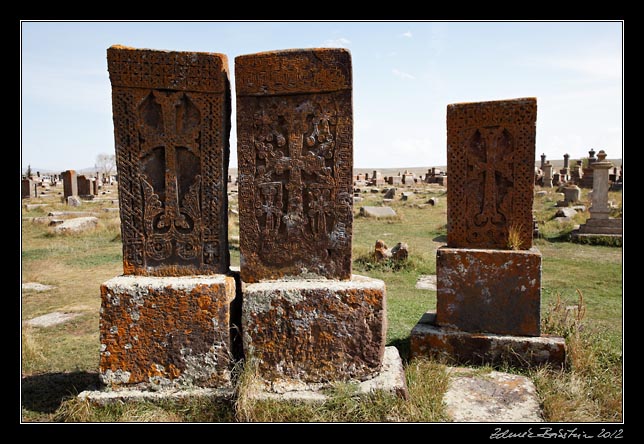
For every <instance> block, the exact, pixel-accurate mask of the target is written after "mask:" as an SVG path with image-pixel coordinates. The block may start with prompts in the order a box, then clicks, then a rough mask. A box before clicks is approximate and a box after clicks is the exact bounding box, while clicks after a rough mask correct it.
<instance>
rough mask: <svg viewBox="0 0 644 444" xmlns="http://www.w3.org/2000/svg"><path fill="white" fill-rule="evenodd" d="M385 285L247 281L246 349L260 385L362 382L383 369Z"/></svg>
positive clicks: (361, 280) (357, 279)
mask: <svg viewBox="0 0 644 444" xmlns="http://www.w3.org/2000/svg"><path fill="white" fill-rule="evenodd" d="M385 294H386V292H385V284H384V282H382V281H381V280H378V279H372V278H368V277H363V276H356V275H354V276H353V277H352V279H351V280H350V281H332V280H324V279H320V280H314V281H303V280H299V281H298V280H282V281H272V282H261V283H254V284H246V285H245V287H244V303H243V306H242V325H243V337H244V350H245V353H246V356H247V357H249V356H252V357H254V358H255V359H257V362H258V366H259V368H258V370H259V373H260V374H261V375H262V377H263V378H264V379H265V380H268V381H271V380H289V379H293V380H299V381H304V382H328V381H342V380H349V379H360V380H363V379H366V378H369V377H371V376H374V375H375V374H376V373H377V372H378V371H379V370H380V367H381V364H382V360H383V356H384V350H385V341H386V330H387V316H386V298H385Z"/></svg>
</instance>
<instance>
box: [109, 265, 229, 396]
mask: <svg viewBox="0 0 644 444" xmlns="http://www.w3.org/2000/svg"><path fill="white" fill-rule="evenodd" d="M231 288H232V292H231ZM234 288H235V281H234V278H232V277H229V276H223V275H221V276H198V277H194V278H187V277H186V278H181V277H178V278H154V277H135V276H120V277H117V278H114V279H111V280H109V281H107V282H105V283H104V284H103V285H102V286H101V299H102V302H101V317H100V338H101V358H100V373H101V377H102V379H103V381H104V382H105V383H107V384H109V385H121V384H130V385H131V384H137V383H146V384H148V383H151V384H168V383H171V382H173V381H176V382H178V383H180V384H198V385H201V386H217V385H219V384H221V383H226V382H229V378H230V358H231V355H230V353H231V348H232V344H231V336H230V335H231V327H232V326H231V325H230V306H231V303H232V302H233V299H234V295H235V292H234ZM231 295H232V297H231Z"/></svg>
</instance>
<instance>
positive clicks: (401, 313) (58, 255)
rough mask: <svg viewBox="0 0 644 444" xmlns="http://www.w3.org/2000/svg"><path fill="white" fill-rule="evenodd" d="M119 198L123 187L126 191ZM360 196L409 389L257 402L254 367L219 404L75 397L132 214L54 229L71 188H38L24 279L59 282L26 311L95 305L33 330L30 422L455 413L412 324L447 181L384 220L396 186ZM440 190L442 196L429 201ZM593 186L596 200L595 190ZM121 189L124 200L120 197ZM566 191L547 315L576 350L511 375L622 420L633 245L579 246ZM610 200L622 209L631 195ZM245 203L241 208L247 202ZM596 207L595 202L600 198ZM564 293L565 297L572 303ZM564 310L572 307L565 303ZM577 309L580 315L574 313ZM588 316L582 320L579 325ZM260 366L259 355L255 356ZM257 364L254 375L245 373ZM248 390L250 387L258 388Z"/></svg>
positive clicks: (427, 298)
mask: <svg viewBox="0 0 644 444" xmlns="http://www.w3.org/2000/svg"><path fill="white" fill-rule="evenodd" d="M112 196H115V189H113V193H112ZM362 196H363V197H364V201H362V202H360V203H357V204H356V205H355V213H354V214H355V219H354V228H353V257H354V264H353V266H354V273H356V274H364V275H368V276H371V277H374V278H378V279H382V280H383V281H384V282H385V283H386V286H387V304H388V323H389V327H388V332H387V343H388V345H395V346H396V347H398V349H399V350H400V352H401V355H402V356H403V359H404V365H405V372H406V377H407V383H408V389H409V397H408V399H407V400H403V399H400V398H396V397H394V396H389V395H385V394H379V395H372V396H364V395H357V394H356V393H355V388H354V387H352V386H351V385H348V384H340V385H338V386H336V387H335V388H334V389H333V390H332V392H331V398H332V399H331V402H329V403H327V404H324V405H319V404H317V405H316V404H297V403H286V402H279V403H278V402H275V401H256V400H253V399H252V397H250V396H246V395H247V391H248V390H249V388H248V386H252V384H251V383H250V381H252V375H253V372H252V368H245V369H244V371H242V372H241V373H242V376H240V379H239V381H240V383H239V386H238V396H237V397H236V399H233V400H224V401H221V402H213V401H208V400H204V399H197V400H192V401H183V402H174V403H170V402H167V403H162V404H154V405H153V404H150V403H135V404H126V405H113V406H106V407H102V408H96V407H90V406H89V405H87V404H86V403H85V402H84V401H80V400H78V399H76V398H75V397H74V395H75V394H77V393H78V392H80V391H82V390H84V389H86V388H88V387H92V386H96V385H97V384H98V379H97V372H98V349H99V339H98V316H99V315H98V310H99V308H100V295H99V286H100V284H101V283H102V282H104V281H106V280H108V279H110V278H112V277H114V276H117V275H119V274H121V273H122V259H121V242H120V236H119V224H118V223H119V219H118V213H116V214H115V213H111V212H104V211H102V209H103V208H106V207H114V206H116V204H113V203H111V202H85V203H84V204H83V206H82V207H81V208H79V209H78V210H82V211H93V212H96V213H97V217H99V221H100V222H99V226H98V227H97V228H96V229H95V230H93V231H91V232H88V233H86V234H80V235H66V236H59V235H54V234H53V233H52V231H51V229H50V228H49V227H47V226H46V225H43V224H39V223H35V222H32V221H31V220H30V219H29V218H34V217H36V218H37V217H41V216H44V215H46V214H47V213H48V212H49V211H55V210H69V208H67V207H66V206H65V205H62V204H61V203H59V202H58V201H57V198H55V197H50V198H46V197H45V198H38V199H30V203H48V204H49V206H48V207H46V208H38V209H35V210H31V211H26V210H25V209H23V214H22V215H23V225H22V282H39V283H42V284H48V285H53V286H54V287H55V288H54V289H52V290H49V291H46V292H35V291H24V292H23V293H22V302H21V316H22V320H23V321H26V320H28V319H32V318H34V317H36V316H40V315H43V314H46V313H50V312H52V311H62V312H77V313H81V316H79V317H76V318H74V319H73V320H72V321H69V322H67V323H65V324H60V325H56V326H52V327H48V328H37V327H28V326H27V325H26V324H23V328H22V375H23V380H22V394H23V410H22V412H23V420H25V421H97V422H103V421H106V422H118V421H158V422H174V421H179V422H185V421H190V422H235V421H276V422H297V421H307V422H315V421H322V422H329V421H365V422H371V421H377V422H387V421H405V422H406V421H409V422H417V421H446V420H448V419H447V416H446V413H445V411H444V406H443V404H442V395H443V393H444V391H445V390H446V388H447V371H446V370H447V367H446V365H445V363H443V362H438V361H435V360H428V359H414V360H409V355H408V351H409V334H410V331H411V329H412V328H413V326H414V325H415V324H416V322H417V321H418V319H419V318H420V316H421V315H422V314H423V313H424V312H425V311H427V310H433V309H435V307H436V293H435V292H434V291H427V290H417V289H416V288H415V284H416V281H417V279H418V276H419V275H421V274H434V273H435V271H436V262H435V257H436V249H437V248H438V247H440V246H441V245H443V244H444V242H445V240H446V233H447V231H446V210H447V205H446V204H447V199H446V195H445V193H444V191H441V189H440V188H438V189H437V188H429V187H428V188H427V189H425V190H423V192H422V193H421V192H420V191H419V192H418V193H416V194H414V195H413V196H411V197H410V198H409V199H408V200H407V201H402V200H401V199H400V197H399V196H397V197H396V198H395V199H394V200H393V201H392V202H391V203H389V205H390V206H391V207H392V208H394V210H395V211H396V212H397V214H398V216H397V217H396V218H394V219H392V220H376V219H371V218H366V217H360V216H358V213H359V208H360V206H363V205H382V194H372V193H364V194H362ZM430 197H437V198H438V204H436V205H435V206H431V205H426V206H424V205H425V204H426V202H427V200H428V199H429V198H430ZM586 197H587V192H586V190H584V192H583V194H582V200H584V199H586ZM112 198H115V197H112ZM560 199H561V197H558V196H556V195H555V192H554V190H548V193H547V194H546V195H545V196H542V197H536V198H535V205H534V210H535V215H536V217H537V219H538V220H539V221H540V224H539V228H540V231H541V237H540V238H539V239H536V240H535V245H536V246H537V247H538V248H539V249H540V251H541V253H542V255H543V265H542V266H543V274H542V320H543V322H544V327H543V328H544V331H547V332H551V333H556V334H560V335H564V336H565V337H566V341H567V346H568V350H569V361H568V363H567V367H566V368H565V369H564V370H554V369H551V368H541V369H537V370H522V369H513V368H507V369H506V370H508V371H511V372H518V373H524V374H528V375H529V376H531V377H532V378H533V379H534V380H535V383H536V385H537V388H538V392H539V396H540V398H541V402H542V406H543V409H544V414H545V415H546V420H549V421H564V422H566V421H569V422H577V421H586V420H592V421H616V420H619V419H620V418H621V411H622V403H621V394H622V380H621V375H622V372H621V368H622V357H621V353H622V336H623V332H622V248H621V247H609V246H598V245H582V244H572V243H570V242H568V241H567V236H569V233H570V231H571V230H572V229H573V227H574V223H575V222H576V223H583V222H584V220H585V218H586V217H588V213H587V212H584V213H580V214H578V215H577V216H575V220H574V222H571V223H564V224H559V223H558V222H556V221H553V220H552V217H553V216H554V213H555V212H556V210H557V208H556V207H555V203H556V201H557V200H560ZM610 199H612V200H614V201H615V202H616V203H617V204H618V208H621V193H612V192H611V196H610ZM230 204H231V207H233V208H236V207H237V203H236V200H235V199H231V202H230ZM587 206H588V204H587ZM229 231H230V233H229V235H230V236H231V237H233V236H238V235H239V224H238V219H237V216H236V215H235V214H233V213H231V214H230V215H229ZM378 239H382V240H384V241H385V242H386V243H387V244H388V246H390V247H391V246H393V245H395V244H396V243H397V242H406V243H407V244H408V245H409V253H410V255H409V259H408V260H407V261H405V262H403V263H394V262H390V261H383V262H382V263H378V264H375V263H374V262H373V261H372V260H371V255H372V252H373V247H374V245H375V243H376V240H378ZM230 252H231V264H232V265H237V266H238V265H239V248H238V246H237V243H235V242H233V243H231V249H230ZM579 292H581V294H583V306H584V307H585V316H584V317H583V318H581V319H576V318H571V317H570V316H572V315H570V313H572V312H571V311H565V307H566V306H570V305H576V304H578V303H579ZM558 301H559V302H558ZM562 307H563V308H562ZM565 313H569V314H568V317H566V316H565ZM573 321H574V322H573ZM247 367H250V364H247ZM244 375H246V376H245V377H246V379H244ZM245 390H246V392H245Z"/></svg>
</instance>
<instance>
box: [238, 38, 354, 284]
mask: <svg viewBox="0 0 644 444" xmlns="http://www.w3.org/2000/svg"><path fill="white" fill-rule="evenodd" d="M235 73H236V82H237V135H238V160H239V211H240V250H241V275H242V280H244V281H245V282H258V281H260V280H262V279H277V278H280V277H283V276H289V275H290V276H298V275H309V276H321V277H327V278H335V279H349V278H350V276H351V228H352V219H353V213H352V205H353V200H352V196H353V171H352V168H353V163H352V118H353V116H352V106H351V62H350V56H349V54H348V52H347V51H345V50H337V49H316V50H313V51H306V50H293V51H283V52H274V53H260V54H253V55H247V56H240V57H237V58H236V59H235Z"/></svg>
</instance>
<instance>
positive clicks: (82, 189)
mask: <svg viewBox="0 0 644 444" xmlns="http://www.w3.org/2000/svg"><path fill="white" fill-rule="evenodd" d="M76 181H77V182H78V196H79V197H82V198H83V199H91V198H93V197H94V196H93V193H92V181H91V179H90V178H89V177H87V176H85V175H84V174H81V175H80V176H77V177H76Z"/></svg>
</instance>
